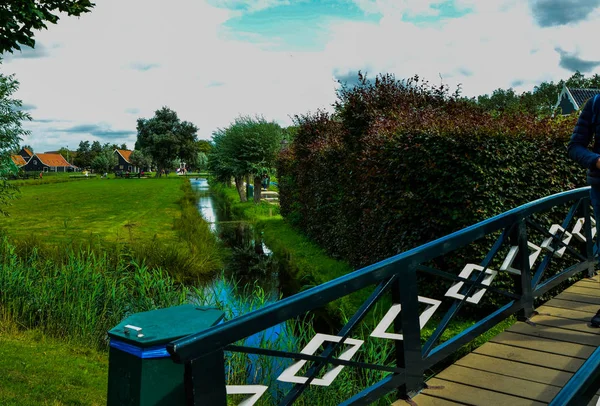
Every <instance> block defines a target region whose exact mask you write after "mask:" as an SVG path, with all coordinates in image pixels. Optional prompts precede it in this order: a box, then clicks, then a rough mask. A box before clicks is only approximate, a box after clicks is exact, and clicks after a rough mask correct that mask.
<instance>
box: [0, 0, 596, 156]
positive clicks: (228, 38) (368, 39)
mask: <svg viewBox="0 0 600 406" xmlns="http://www.w3.org/2000/svg"><path fill="white" fill-rule="evenodd" d="M354 1H355V2H356V3H357V4H359V6H360V7H362V9H363V10H365V11H369V12H372V13H380V14H381V19H380V20H379V21H377V22H357V21H348V20H343V19H341V18H337V19H332V20H328V22H327V24H329V26H328V27H327V30H326V32H328V36H324V41H326V43H324V44H322V45H323V47H322V49H323V50H322V51H314V52H293V53H290V52H284V51H277V52H275V51H269V50H268V47H264V45H265V44H268V43H269V42H270V41H272V40H273V38H265V37H260V36H256V37H252V34H251V33H250V37H247V38H246V40H245V41H241V40H239V39H237V40H236V39H234V38H235V36H234V35H232V33H231V32H230V31H228V30H226V29H224V28H223V23H224V22H226V21H227V20H228V19H229V18H231V17H233V16H238V15H239V13H240V11H235V10H234V11H232V10H227V9H223V8H217V7H214V6H211V5H209V4H207V3H206V2H204V1H199V0H172V1H170V2H164V1H160V0H128V1H125V2H124V1H120V0H103V1H102V2H97V6H96V8H95V9H94V10H93V12H92V13H90V14H86V15H84V16H82V17H81V18H78V19H77V18H68V17H66V16H65V17H64V18H62V19H61V20H60V21H59V23H58V25H56V26H50V27H49V30H47V31H42V32H39V33H38V34H37V35H36V38H37V40H38V42H39V44H41V46H42V49H43V51H44V55H45V57H44V58H38V59H35V58H11V59H10V60H7V61H5V63H4V64H3V65H1V67H0V68H1V69H2V71H3V72H5V73H11V72H15V73H16V74H17V77H18V79H19V80H20V81H21V89H20V90H19V92H18V95H17V96H18V97H19V98H21V99H22V100H23V101H24V102H25V103H27V104H31V105H35V106H36V107H37V108H36V109H35V110H33V111H32V112H31V113H32V115H33V116H34V118H35V119H43V120H54V121H55V122H35V123H31V124H28V128H30V129H31V130H32V136H31V138H29V139H27V140H25V143H29V144H32V146H33V147H34V148H36V149H37V150H50V149H58V148H59V147H61V146H65V145H68V146H69V147H71V148H76V146H77V144H78V143H79V141H81V140H84V139H88V140H96V139H98V140H100V141H101V142H113V139H108V138H106V139H101V138H98V137H97V136H94V135H93V134H92V133H80V134H77V133H69V132H60V131H58V132H56V131H54V130H55V129H61V128H62V129H67V128H73V127H76V128H86V127H77V126H83V125H87V126H101V127H102V128H103V129H105V130H106V131H105V132H106V133H108V134H110V133H111V132H115V131H116V132H126V131H135V127H136V119H137V118H138V117H145V118H149V117H151V116H152V115H153V114H154V111H155V110H157V109H159V108H160V107H162V106H165V105H166V106H169V107H171V108H172V109H174V110H175V111H176V112H177V113H178V114H179V116H180V118H181V119H183V120H188V121H191V122H193V123H194V124H196V125H197V126H198V127H199V128H200V131H199V137H200V138H203V139H208V138H210V136H211V134H212V132H213V131H214V130H215V129H216V128H218V127H224V126H227V125H228V124H229V123H230V122H231V121H232V120H233V119H234V118H235V117H236V116H237V115H239V114H262V115H264V116H265V117H266V118H267V119H273V120H277V121H278V122H280V123H281V124H283V125H287V124H290V119H289V116H290V115H294V114H300V113H306V112H307V111H309V110H312V111H314V110H316V109H317V108H329V107H330V105H331V103H333V101H334V99H335V92H334V89H335V82H334V81H333V77H332V75H333V73H334V72H338V73H340V74H344V73H347V72H350V71H356V70H358V69H362V70H367V71H368V72H369V76H371V77H372V76H373V75H374V74H376V73H378V72H390V73H394V74H396V76H397V77H398V78H405V77H410V76H413V75H414V74H419V75H420V76H421V77H424V78H425V79H428V80H429V81H430V82H434V83H438V82H439V75H440V74H441V75H442V77H443V78H444V81H445V82H446V83H447V84H449V85H451V86H456V84H458V83H462V84H463V90H464V93H465V94H466V95H468V96H475V95H478V94H483V93H489V92H491V91H493V90H494V89H496V88H498V87H503V88H507V87H509V86H510V85H511V84H512V83H515V82H517V81H519V82H522V83H523V84H522V85H520V86H517V87H516V90H518V91H522V90H530V89H531V88H532V87H533V85H535V84H537V83H539V82H541V81H543V80H555V81H556V80H559V79H561V78H566V77H568V76H569V75H570V74H571V72H569V71H567V70H565V69H563V68H561V67H560V66H559V63H560V57H561V56H560V54H559V53H558V52H557V50H556V49H557V47H558V48H560V49H561V50H563V51H564V52H566V53H568V54H569V55H574V56H576V57H577V58H580V59H583V60H590V61H594V60H596V59H597V57H596V55H597V44H596V41H595V37H594V36H592V35H589V32H593V29H594V28H595V24H594V21H597V20H598V18H599V17H600V14H599V13H600V11H599V10H596V11H594V12H593V13H592V14H591V15H590V16H589V17H588V18H587V19H586V20H585V21H582V22H580V23H577V24H570V25H564V26H559V27H547V28H540V27H538V26H537V25H536V24H535V22H534V18H533V16H532V13H531V10H530V9H529V8H528V6H527V3H525V2H522V1H517V0H486V1H475V0H456V1H455V7H456V8H458V9H469V10H472V12H470V13H468V14H467V15H465V16H463V17H461V18H457V19H445V20H441V21H438V22H437V23H435V24H427V25H415V24H412V23H409V22H406V21H403V20H402V18H403V17H404V16H407V15H431V14H432V13H435V12H437V11H436V9H434V8H432V7H431V6H432V5H434V4H439V3H441V1H438V0H427V1H421V0H402V1H398V0H375V1H373V0H354ZM286 2H287V1H284V2H281V1H278V0H259V1H254V2H252V3H251V5H250V7H249V8H247V9H246V10H247V12H251V10H256V9H258V8H261V7H262V8H263V9H264V8H266V7H273V6H274V5H276V4H280V3H286ZM228 3H229V4H228V6H229V7H235V6H236V4H234V3H235V2H232V1H229V2H228ZM221 5H224V3H222V4H221ZM278 49H281V48H278ZM59 120H60V121H62V123H61V122H56V121H59ZM89 128H92V127H89ZM51 130H52V131H51ZM96 134H101V132H96ZM114 142H117V143H119V144H120V143H122V142H126V143H127V144H128V145H129V146H133V144H134V142H135V135H130V136H123V138H122V139H121V140H114Z"/></svg>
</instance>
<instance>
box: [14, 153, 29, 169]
mask: <svg viewBox="0 0 600 406" xmlns="http://www.w3.org/2000/svg"><path fill="white" fill-rule="evenodd" d="M10 159H12V161H13V162H14V163H15V165H17V166H23V165H25V164H26V163H27V162H25V158H23V157H22V156H21V155H11V156H10Z"/></svg>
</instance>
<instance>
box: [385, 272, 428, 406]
mask: <svg viewBox="0 0 600 406" xmlns="http://www.w3.org/2000/svg"><path fill="white" fill-rule="evenodd" d="M392 299H393V302H394V303H399V304H401V305H402V311H401V313H400V316H401V317H397V318H396V321H395V322H394V329H395V332H396V333H399V331H398V328H399V327H400V328H401V329H402V335H403V338H404V339H403V340H402V341H400V340H398V341H396V357H397V360H396V362H397V365H398V367H402V368H405V370H406V387H405V393H401V395H402V396H412V395H413V394H415V393H416V392H418V391H420V390H421V389H423V387H424V385H425V384H424V381H423V373H424V372H425V370H424V368H423V356H422V349H421V326H420V324H419V299H418V286H417V268H416V266H411V267H409V268H405V269H403V270H402V273H401V276H399V277H398V278H397V279H396V280H395V281H394V285H393V286H392ZM398 319H400V320H399V322H398ZM398 351H401V352H400V353H399V352H398Z"/></svg>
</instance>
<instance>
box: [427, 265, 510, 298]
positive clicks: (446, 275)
mask: <svg viewBox="0 0 600 406" xmlns="http://www.w3.org/2000/svg"><path fill="white" fill-rule="evenodd" d="M418 270H419V271H423V272H427V273H429V274H431V275H435V276H439V277H441V278H445V279H449V280H452V281H455V282H464V283H465V284H468V285H473V286H475V287H477V288H480V289H486V290H488V291H490V292H494V293H498V294H500V295H503V296H506V297H508V298H510V299H517V300H518V299H520V298H521V296H520V295H517V294H516V293H511V292H508V291H506V290H503V289H499V288H495V287H493V286H491V285H490V286H487V285H484V284H482V283H477V281H474V280H473V279H466V278H461V277H460V276H457V275H453V274H451V273H447V272H444V271H440V270H439V269H435V268H427V269H425V268H422V267H421V266H420V265H419V268H418ZM456 300H458V299H456Z"/></svg>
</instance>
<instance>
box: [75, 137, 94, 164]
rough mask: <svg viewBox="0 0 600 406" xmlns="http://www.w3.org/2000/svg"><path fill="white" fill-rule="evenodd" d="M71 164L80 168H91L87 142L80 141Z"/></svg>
mask: <svg viewBox="0 0 600 406" xmlns="http://www.w3.org/2000/svg"><path fill="white" fill-rule="evenodd" d="M76 152H77V153H76V156H75V158H74V159H73V164H74V165H75V166H78V167H80V168H89V167H91V166H92V154H91V149H90V142H89V141H80V142H79V148H77V151H76Z"/></svg>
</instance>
